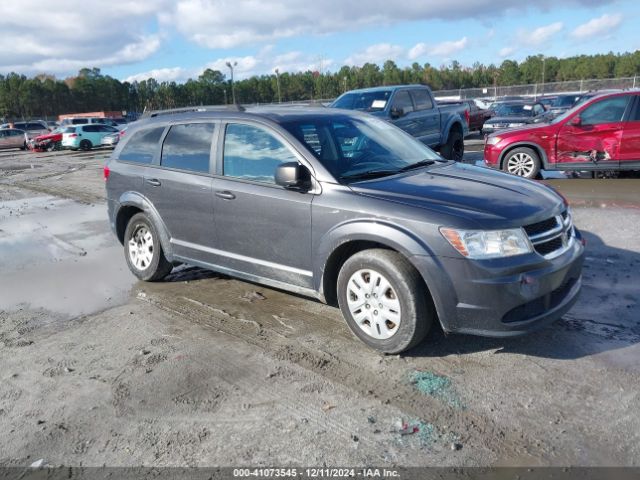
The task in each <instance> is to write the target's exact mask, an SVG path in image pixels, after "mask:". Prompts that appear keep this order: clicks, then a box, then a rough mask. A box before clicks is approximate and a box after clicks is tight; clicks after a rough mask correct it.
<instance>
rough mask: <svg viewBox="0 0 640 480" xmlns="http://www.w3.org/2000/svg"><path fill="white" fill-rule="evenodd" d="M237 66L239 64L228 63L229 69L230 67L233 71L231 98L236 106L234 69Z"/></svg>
mask: <svg viewBox="0 0 640 480" xmlns="http://www.w3.org/2000/svg"><path fill="white" fill-rule="evenodd" d="M236 65H238V62H233V64H231V62H227V67H229V70H231V98H232V100H233V104H234V105H235V104H236V89H235V87H234V86H233V67H235V66H236Z"/></svg>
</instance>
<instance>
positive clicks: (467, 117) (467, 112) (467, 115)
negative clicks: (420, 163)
mask: <svg viewBox="0 0 640 480" xmlns="http://www.w3.org/2000/svg"><path fill="white" fill-rule="evenodd" d="M464 119H465V120H466V121H467V125H469V110H465V111H464Z"/></svg>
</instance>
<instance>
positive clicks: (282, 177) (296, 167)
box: [275, 162, 311, 190]
mask: <svg viewBox="0 0 640 480" xmlns="http://www.w3.org/2000/svg"><path fill="white" fill-rule="evenodd" d="M275 180H276V185H280V186H281V187H284V188H289V189H292V190H303V189H305V188H308V187H310V185H311V174H310V173H309V170H307V167H305V166H303V165H300V164H299V163H298V162H286V163H281V164H280V165H278V166H277V167H276V174H275Z"/></svg>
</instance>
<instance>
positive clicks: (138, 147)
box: [119, 127, 164, 163]
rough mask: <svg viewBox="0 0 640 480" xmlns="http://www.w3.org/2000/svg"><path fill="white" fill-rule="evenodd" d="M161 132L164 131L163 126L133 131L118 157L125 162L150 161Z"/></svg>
mask: <svg viewBox="0 0 640 480" xmlns="http://www.w3.org/2000/svg"><path fill="white" fill-rule="evenodd" d="M162 132H164V127H158V128H150V129H148V130H140V131H138V132H136V133H134V134H133V136H132V137H131V139H130V140H129V141H128V142H127V144H126V145H125V146H124V148H123V149H122V151H121V152H120V157H119V159H120V160H122V161H125V162H135V163H151V162H152V161H153V155H154V154H155V152H156V149H157V148H158V142H159V141H160V137H161V136H162Z"/></svg>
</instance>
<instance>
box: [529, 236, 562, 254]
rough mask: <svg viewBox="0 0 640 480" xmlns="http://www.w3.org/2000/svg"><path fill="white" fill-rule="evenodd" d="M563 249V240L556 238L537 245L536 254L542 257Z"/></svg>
mask: <svg viewBox="0 0 640 480" xmlns="http://www.w3.org/2000/svg"><path fill="white" fill-rule="evenodd" d="M560 248H562V238H560V237H556V238H554V239H553V240H549V241H548V242H544V243H539V244H537V245H535V249H536V252H538V253H539V254H540V255H549V254H550V253H552V252H555V251H556V250H558V249H560Z"/></svg>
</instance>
